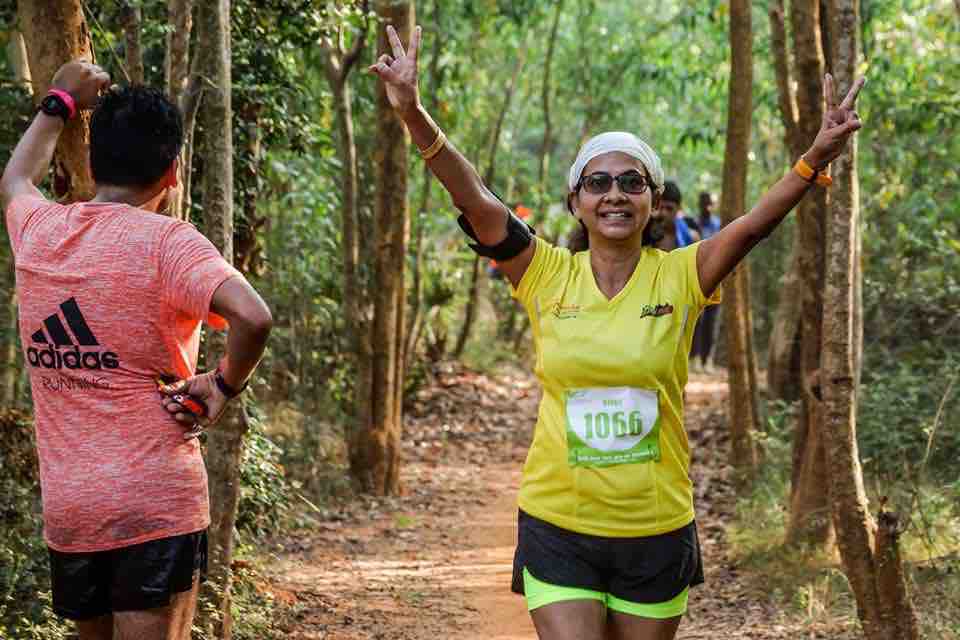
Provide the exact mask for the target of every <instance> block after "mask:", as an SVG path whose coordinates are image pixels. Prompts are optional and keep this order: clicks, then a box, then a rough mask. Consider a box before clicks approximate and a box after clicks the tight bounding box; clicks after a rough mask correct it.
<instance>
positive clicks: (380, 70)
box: [368, 25, 420, 116]
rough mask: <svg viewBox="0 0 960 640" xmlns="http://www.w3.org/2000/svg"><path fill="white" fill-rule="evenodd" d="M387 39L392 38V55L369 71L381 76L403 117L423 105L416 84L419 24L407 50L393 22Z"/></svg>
mask: <svg viewBox="0 0 960 640" xmlns="http://www.w3.org/2000/svg"><path fill="white" fill-rule="evenodd" d="M387 38H388V39H389V40H390V48H391V49H392V50H393V55H392V56H391V55H389V54H386V53H385V54H383V55H382V56H380V58H379V59H378V60H377V62H376V64H373V65H371V66H370V67H369V69H368V70H369V71H370V72H371V73H375V74H377V75H378V76H379V77H380V79H381V80H382V81H383V84H384V86H385V87H386V90H387V99H388V100H389V101H390V106H391V107H393V109H394V111H396V112H397V113H398V114H400V115H401V116H403V115H404V114H406V113H410V112H411V111H413V110H415V109H417V108H419V106H420V91H419V89H418V87H417V51H418V50H419V49H420V27H417V28H416V29H414V31H413V37H412V38H411V39H410V49H409V50H407V51H404V49H403V43H402V42H400V36H399V35H397V30H396V29H394V28H393V25H387Z"/></svg>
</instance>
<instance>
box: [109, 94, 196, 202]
mask: <svg viewBox="0 0 960 640" xmlns="http://www.w3.org/2000/svg"><path fill="white" fill-rule="evenodd" d="M181 146H183V118H182V117H181V115H180V110H179V109H178V108H177V106H176V105H175V104H173V103H172V102H171V101H170V100H169V99H168V98H167V97H166V96H165V95H163V93H162V92H160V91H158V90H157V89H153V88H150V87H144V86H140V85H132V86H127V87H119V88H116V89H112V90H110V91H109V92H107V93H106V94H104V95H103V96H102V97H101V98H100V101H99V103H98V104H97V108H96V109H95V110H94V112H93V117H92V118H91V119H90V169H91V171H92V173H93V180H94V182H96V183H97V184H109V185H117V186H137V187H146V186H149V185H151V184H153V183H155V182H156V181H157V180H159V179H160V178H161V177H163V174H164V173H166V171H167V169H169V168H170V165H171V163H172V162H173V161H174V159H175V158H176V157H177V156H178V155H179V154H180V147H181Z"/></svg>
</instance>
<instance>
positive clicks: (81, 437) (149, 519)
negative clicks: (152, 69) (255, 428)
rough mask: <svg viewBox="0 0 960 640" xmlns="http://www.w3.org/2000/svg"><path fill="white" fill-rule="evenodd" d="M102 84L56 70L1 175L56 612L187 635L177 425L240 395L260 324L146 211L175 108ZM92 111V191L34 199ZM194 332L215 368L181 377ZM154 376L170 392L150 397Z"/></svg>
mask: <svg viewBox="0 0 960 640" xmlns="http://www.w3.org/2000/svg"><path fill="white" fill-rule="evenodd" d="M109 80H110V78H109V76H108V75H107V74H106V72H104V70H103V69H101V68H100V67H98V66H96V65H94V64H90V63H88V62H83V61H75V62H70V63H67V64H65V65H63V66H62V67H60V69H59V70H58V71H57V73H56V74H55V75H54V77H53V80H52V82H51V90H50V92H49V94H48V95H47V96H46V97H45V98H44V100H43V101H42V102H41V106H40V113H39V114H37V116H36V117H35V118H34V120H33V122H32V123H31V124H30V127H29V128H28V129H27V131H26V133H25V134H24V136H23V138H22V139H21V140H20V142H19V143H18V144H17V147H16V149H14V151H13V154H12V155H11V157H10V160H9V162H8V163H7V166H6V168H5V169H4V172H3V178H2V179H0V202H2V204H3V207H4V209H5V211H6V223H7V231H8V232H9V234H10V244H11V246H12V248H13V255H14V263H15V267H16V274H17V298H18V300H19V302H20V304H19V314H20V316H19V318H20V339H21V343H22V345H23V349H24V351H25V356H26V358H25V360H26V363H25V366H26V367H27V370H28V371H29V373H30V388H31V395H32V398H33V405H34V416H35V420H34V422H35V427H36V433H37V451H38V454H39V459H40V484H41V494H42V498H43V520H44V523H43V533H44V539H45V540H46V543H47V546H48V547H49V557H50V573H51V581H52V586H53V611H54V613H56V614H57V615H59V616H62V617H65V618H68V619H71V620H74V621H76V625H77V631H78V632H79V637H80V640H111V639H112V638H114V637H116V638H136V639H137V640H189V638H190V628H191V623H192V621H193V616H194V610H195V606H196V602H197V589H198V584H199V582H200V581H201V580H202V578H203V574H204V572H205V570H206V552H207V549H206V544H207V537H206V530H207V527H208V526H209V524H210V509H209V504H208V502H209V498H208V493H207V473H206V469H205V468H204V465H203V458H202V457H201V455H200V445H199V444H198V442H197V438H196V436H197V435H198V433H199V430H197V429H192V430H189V431H185V428H184V427H185V426H189V427H193V426H194V423H195V422H197V421H198V420H199V421H200V422H201V423H202V425H203V426H210V425H211V424H212V423H213V422H215V421H216V419H217V418H218V417H219V416H220V414H221V413H222V412H223V410H224V408H225V407H226V405H227V402H228V401H229V399H230V398H232V397H234V396H236V395H237V394H238V393H239V392H240V391H242V390H243V387H244V386H245V381H246V380H247V378H248V377H249V376H250V374H251V372H252V371H253V369H254V367H256V365H257V362H258V361H259V360H260V356H261V355H262V353H263V350H264V346H265V344H266V341H267V336H268V334H269V333H270V328H271V324H272V318H271V315H270V310H269V309H268V308H267V306H266V305H265V304H264V302H263V300H261V299H260V296H259V295H258V294H257V292H256V291H254V289H253V287H251V286H250V284H249V283H248V282H247V281H246V279H244V277H243V276H242V275H241V274H240V273H239V272H238V271H237V270H236V269H234V268H233V267H231V266H230V265H229V264H228V263H227V262H226V260H224V259H223V256H221V255H220V252H219V251H217V249H216V247H214V246H213V245H212V244H211V243H210V241H209V240H207V239H206V238H204V237H203V236H202V235H201V234H200V232H198V231H197V230H196V229H195V228H194V227H193V226H192V225H190V224H188V223H186V222H182V221H179V220H174V219H172V218H170V217H168V216H164V215H157V213H156V212H157V211H158V210H162V208H163V201H164V200H166V199H167V198H168V197H169V192H170V190H171V189H174V188H175V187H176V185H177V156H178V155H179V153H180V147H181V145H182V143H183V123H182V119H181V116H180V111H179V110H178V109H177V107H176V106H174V105H173V104H172V103H171V102H170V101H169V100H168V99H167V98H166V97H165V96H164V95H163V94H162V93H160V92H159V91H157V90H155V89H150V88H148V87H142V86H130V87H117V88H114V89H110V90H108V91H106V92H105V93H103V95H99V94H100V93H101V91H104V90H106V88H107V86H108V84H109ZM94 105H96V109H95V110H94V112H93V116H92V118H91V120H90V167H91V171H92V174H93V179H94V182H95V183H96V194H95V196H94V198H93V200H92V201H90V202H78V203H73V204H68V205H61V204H59V203H57V202H52V201H50V200H47V199H46V198H45V197H44V196H43V194H42V193H41V192H40V190H39V189H37V187H36V186H35V185H36V183H38V182H39V181H40V180H41V179H42V178H43V176H45V175H46V174H47V170H48V168H49V166H50V160H51V157H52V155H53V150H54V147H55V146H56V143H57V138H58V137H59V135H60V132H61V131H63V128H64V126H65V125H66V123H67V122H68V121H69V120H70V119H72V118H73V117H74V116H75V115H76V113H77V110H78V109H88V108H92V107H93V106H94ZM202 320H206V321H208V322H209V323H211V324H216V325H217V326H219V328H225V327H226V322H229V327H230V333H229V336H228V339H227V347H226V353H225V357H224V358H223V359H222V360H221V361H220V363H219V365H217V367H216V371H210V372H207V373H203V374H199V375H194V372H195V369H196V365H197V354H198V348H199V344H200V323H201V321H202ZM225 321H226V322H225ZM164 375H169V376H171V377H174V378H181V379H182V380H181V381H180V382H178V383H177V384H174V385H169V386H168V387H166V388H164V389H161V390H160V391H161V392H162V394H158V386H157V379H158V378H161V377H162V376H164ZM197 401H199V402H200V403H203V404H198V402H197ZM181 403H183V404H181ZM189 406H193V407H195V408H196V409H197V410H198V411H199V410H200V409H202V408H204V407H205V412H200V413H201V415H199V416H198V415H195V414H192V413H190V412H188V411H187V409H186V408H185V407H189ZM178 423H180V424H178ZM115 634H116V635H115Z"/></svg>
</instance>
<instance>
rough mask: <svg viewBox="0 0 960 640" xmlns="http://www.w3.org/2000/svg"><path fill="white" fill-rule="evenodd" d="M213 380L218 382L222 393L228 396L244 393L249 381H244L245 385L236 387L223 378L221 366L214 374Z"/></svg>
mask: <svg viewBox="0 0 960 640" xmlns="http://www.w3.org/2000/svg"><path fill="white" fill-rule="evenodd" d="M213 381H214V382H215V383H216V385H217V388H218V389H220V393H222V394H223V395H225V396H226V397H227V398H236V397H237V396H238V395H240V394H241V393H243V391H244V389H246V388H247V383H246V382H244V383H243V386H242V387H240V388H239V389H234V388H233V387H231V386H230V385H229V384H227V381H226V380H224V379H223V372H222V371H221V370H220V367H217V372H216V374H214V376H213Z"/></svg>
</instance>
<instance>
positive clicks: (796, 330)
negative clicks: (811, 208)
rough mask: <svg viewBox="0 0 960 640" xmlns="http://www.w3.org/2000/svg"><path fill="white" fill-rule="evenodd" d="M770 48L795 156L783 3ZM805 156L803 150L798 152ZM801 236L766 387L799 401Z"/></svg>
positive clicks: (773, 6)
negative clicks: (799, 262) (799, 263)
mask: <svg viewBox="0 0 960 640" xmlns="http://www.w3.org/2000/svg"><path fill="white" fill-rule="evenodd" d="M770 34H771V35H770V49H771V54H772V57H773V66H774V71H775V75H776V80H777V97H778V102H779V104H780V117H781V119H782V120H783V132H784V135H783V138H784V142H785V143H786V148H787V149H788V150H789V153H790V156H791V157H792V156H793V155H795V154H796V153H798V152H797V149H798V148H799V147H800V146H802V144H803V142H802V141H801V140H800V139H799V138H800V131H799V123H798V121H799V116H798V114H797V96H796V94H795V92H794V90H793V74H792V72H791V69H790V56H789V53H788V49H787V29H786V23H785V10H784V6H783V0H772V2H771V3H770ZM799 153H803V151H802V150H801V151H799ZM801 250H802V249H801V245H800V235H799V233H795V234H794V241H793V249H792V251H791V253H790V257H789V259H788V262H787V269H786V273H785V274H784V278H783V286H782V287H781V288H780V296H779V300H778V303H777V310H776V312H775V313H774V320H773V331H772V332H771V334H770V348H769V354H768V359H767V388H768V389H769V390H770V395H771V396H772V397H774V398H780V399H783V400H796V399H797V398H799V397H800V392H801V382H800V381H801V379H802V376H803V373H802V371H801V367H800V364H801V359H800V300H801V286H802V281H801V278H800V271H799V265H798V261H799V259H800V252H801Z"/></svg>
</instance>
